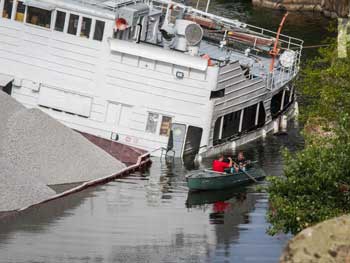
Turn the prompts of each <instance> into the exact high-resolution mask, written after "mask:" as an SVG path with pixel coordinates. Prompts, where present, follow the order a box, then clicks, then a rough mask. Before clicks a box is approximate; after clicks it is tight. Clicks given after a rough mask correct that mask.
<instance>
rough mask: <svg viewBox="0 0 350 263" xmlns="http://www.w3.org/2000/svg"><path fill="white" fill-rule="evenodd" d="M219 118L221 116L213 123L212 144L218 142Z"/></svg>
mask: <svg viewBox="0 0 350 263" xmlns="http://www.w3.org/2000/svg"><path fill="white" fill-rule="evenodd" d="M221 119H222V117H219V118H218V119H217V120H216V121H215V125H214V135H213V144H214V145H216V144H218V143H220V129H221Z"/></svg>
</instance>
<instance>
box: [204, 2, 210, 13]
mask: <svg viewBox="0 0 350 263" xmlns="http://www.w3.org/2000/svg"><path fill="white" fill-rule="evenodd" d="M209 5H210V0H208V1H207V7H206V8H205V12H206V13H208V9H209Z"/></svg>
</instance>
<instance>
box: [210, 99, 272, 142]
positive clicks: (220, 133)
mask: <svg viewBox="0 0 350 263" xmlns="http://www.w3.org/2000/svg"><path fill="white" fill-rule="evenodd" d="M241 118H242V120H241ZM265 120H266V112H265V108H264V104H263V102H260V103H259V104H254V105H252V106H249V107H246V108H245V109H243V110H239V111H235V112H231V113H229V114H226V115H225V116H223V117H219V118H218V119H217V120H216V122H215V126H214V136H213V144H214V145H217V144H219V143H221V142H222V141H226V140H229V139H231V138H233V137H235V136H237V135H239V134H240V133H243V132H249V131H252V130H254V129H257V128H259V127H262V126H263V125H264V124H265Z"/></svg>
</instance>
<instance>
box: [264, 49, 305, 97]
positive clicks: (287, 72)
mask: <svg viewBox="0 0 350 263" xmlns="http://www.w3.org/2000/svg"><path fill="white" fill-rule="evenodd" d="M298 59H300V55H299V54H297V53H296V54H295V59H294V63H293V65H292V66H290V67H284V66H282V65H278V66H277V67H275V68H274V70H273V71H272V72H270V73H269V74H268V76H267V78H266V87H267V89H268V90H270V91H273V90H275V89H279V88H281V87H283V86H284V85H286V84H287V83H289V82H291V81H292V80H293V79H294V78H295V77H296V76H297V74H298V72H299V65H300V60H298Z"/></svg>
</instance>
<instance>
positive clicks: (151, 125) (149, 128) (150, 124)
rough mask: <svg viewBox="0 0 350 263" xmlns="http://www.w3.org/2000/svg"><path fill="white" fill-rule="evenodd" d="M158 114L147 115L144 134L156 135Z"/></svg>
mask: <svg viewBox="0 0 350 263" xmlns="http://www.w3.org/2000/svg"><path fill="white" fill-rule="evenodd" d="M158 120H159V114H158V113H152V112H150V113H148V118H147V125H146V132H150V133H156V132H157V126H158Z"/></svg>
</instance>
